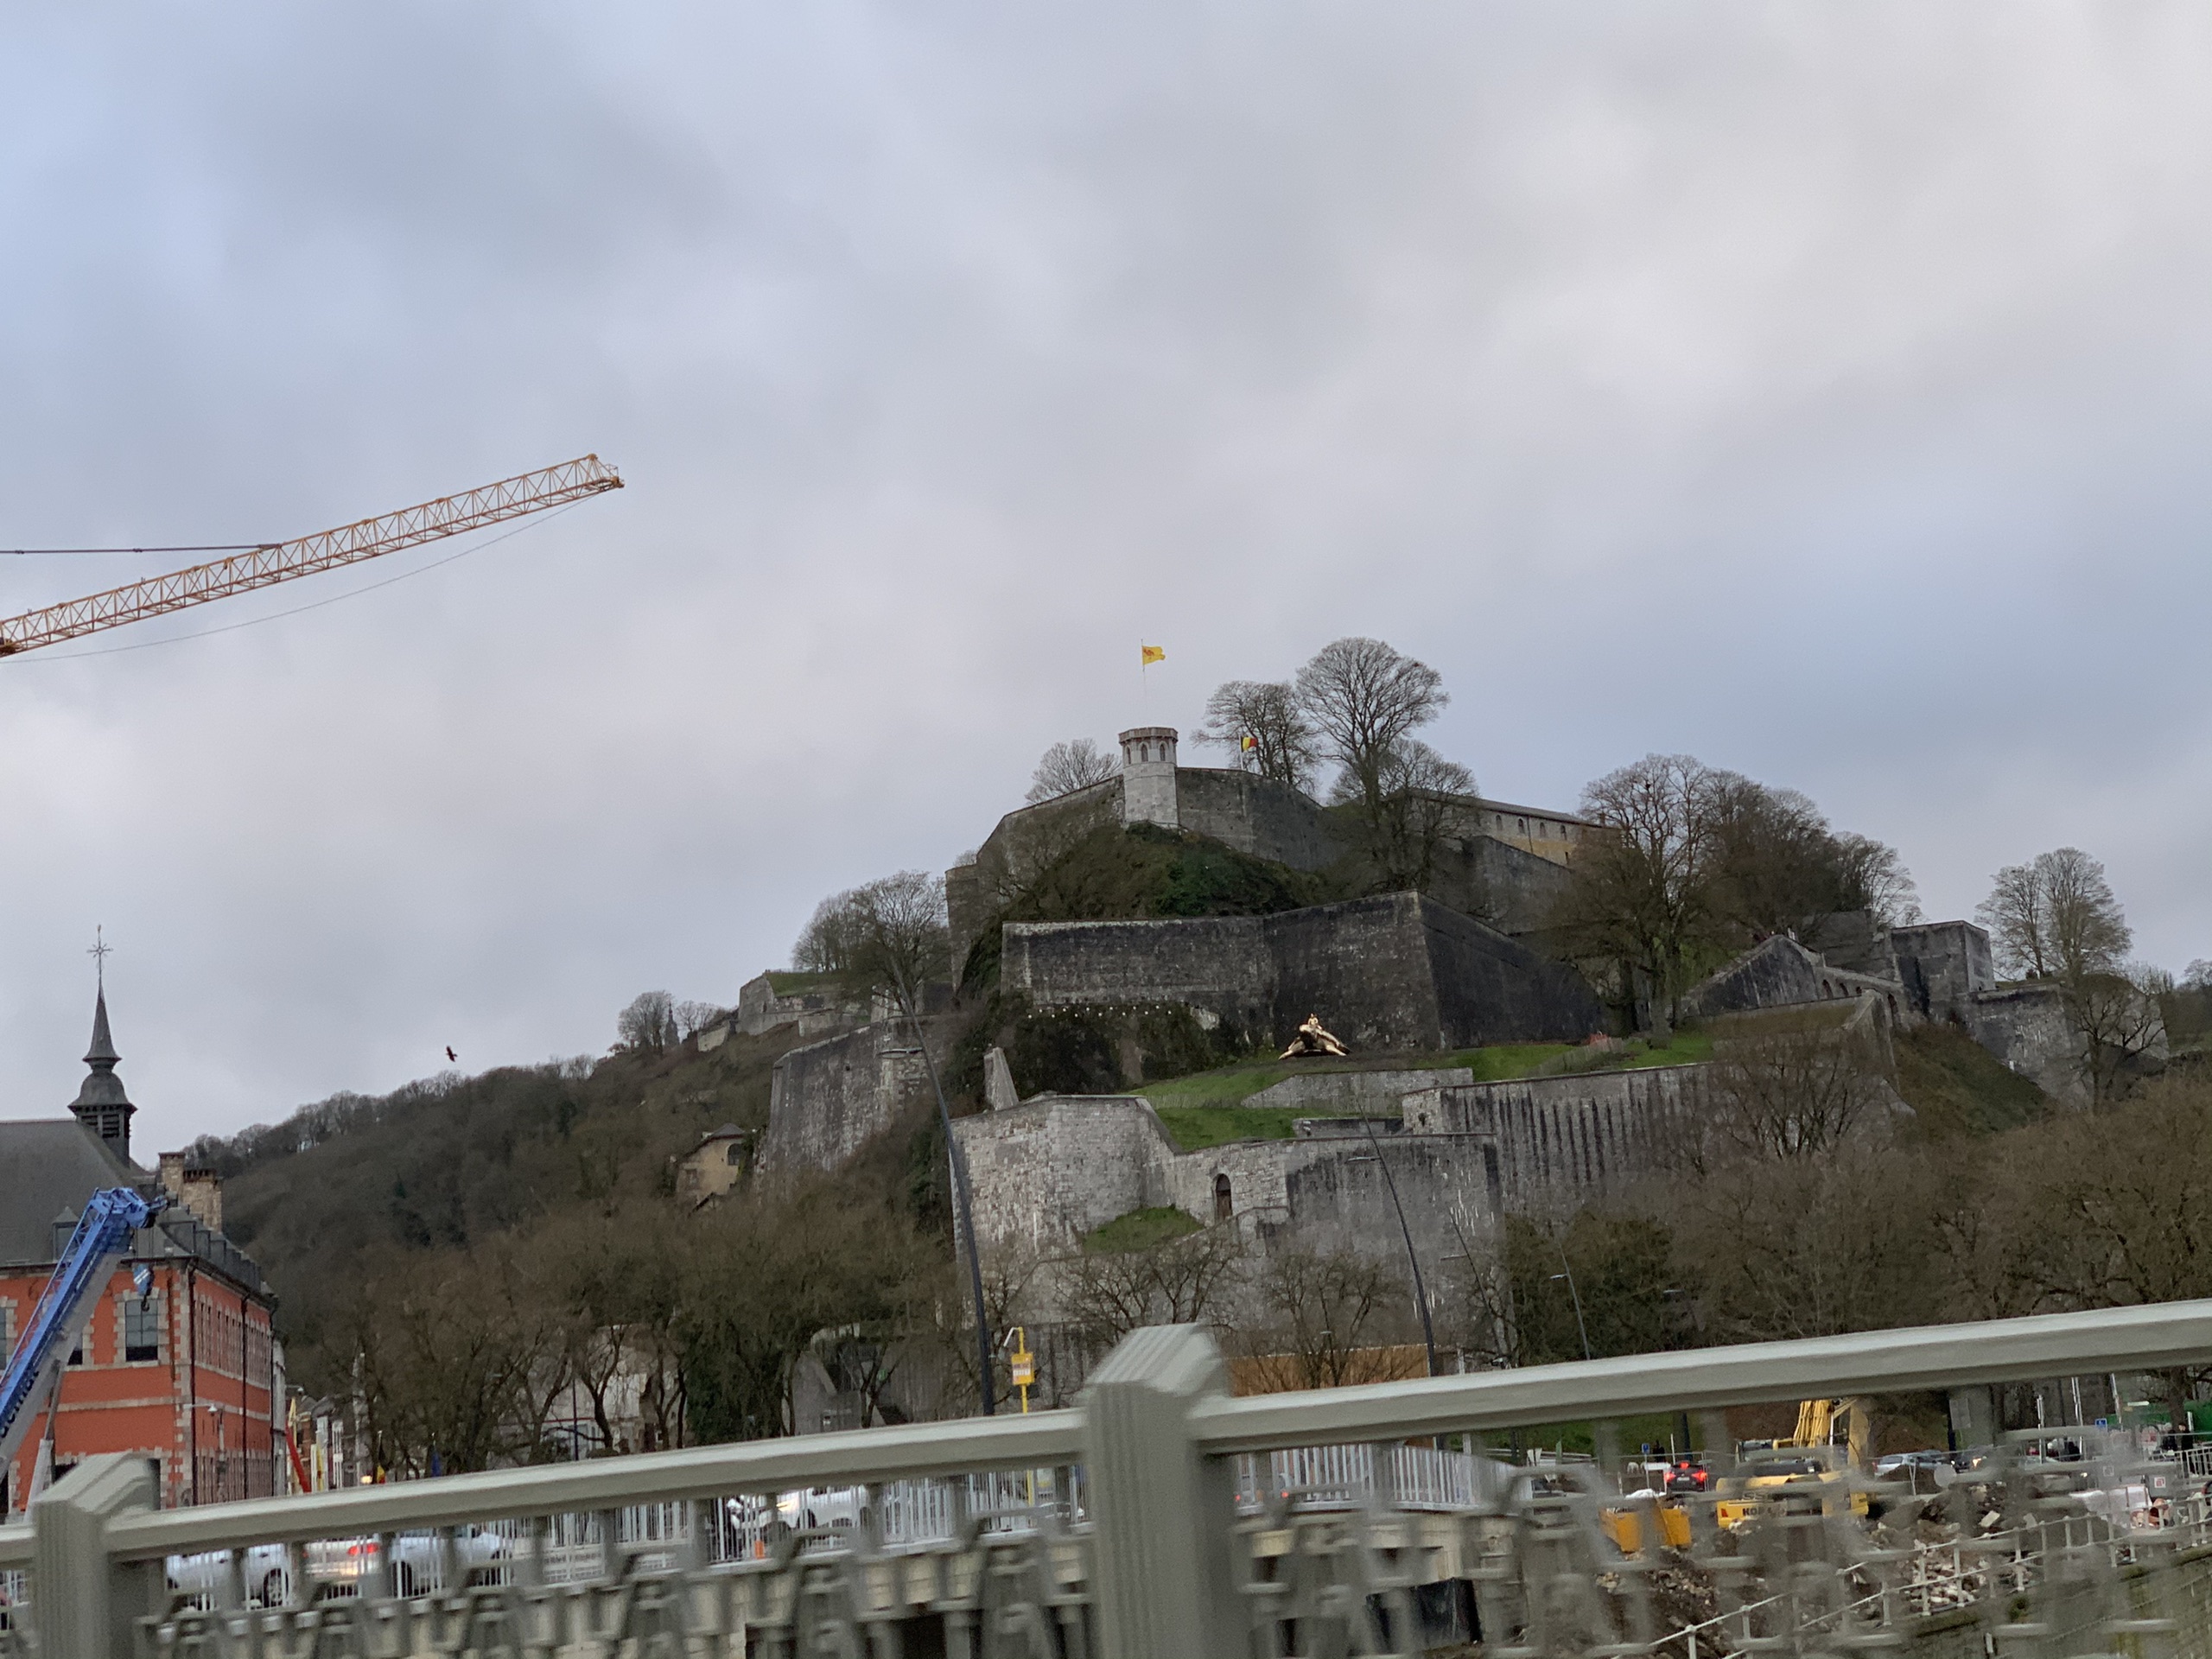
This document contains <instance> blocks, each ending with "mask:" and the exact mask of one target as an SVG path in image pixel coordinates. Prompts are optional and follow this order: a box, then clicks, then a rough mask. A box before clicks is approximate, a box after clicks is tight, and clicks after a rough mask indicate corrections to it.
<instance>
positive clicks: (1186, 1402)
mask: <svg viewBox="0 0 2212 1659" xmlns="http://www.w3.org/2000/svg"><path fill="white" fill-rule="evenodd" d="M1228 1392H1229V1369H1228V1367H1227V1366H1226V1365H1225V1364H1224V1363H1223V1361H1222V1357H1221V1351H1220V1350H1219V1349H1218V1348H1217V1347H1216V1346H1215V1345H1214V1342H1213V1338H1211V1337H1210V1336H1208V1335H1207V1334H1206V1333H1205V1332H1204V1331H1202V1330H1200V1329H1199V1328H1198V1326H1197V1325H1153V1326H1150V1327H1148V1328H1147V1329H1145V1330H1142V1331H1132V1332H1130V1333H1129V1334H1128V1336H1126V1337H1124V1338H1122V1341H1121V1343H1120V1344H1119V1345H1118V1346H1117V1347H1116V1348H1115V1350H1114V1351H1113V1352H1112V1353H1110V1354H1109V1355H1107V1357H1106V1359H1105V1362H1104V1363H1103V1364H1101V1365H1100V1366H1099V1368H1098V1369H1097V1370H1095V1371H1093V1372H1092V1373H1091V1374H1090V1382H1089V1383H1088V1384H1087V1385H1085V1387H1084V1391H1083V1396H1082V1401H1081V1403H1082V1405H1083V1408H1084V1441H1085V1448H1084V1472H1085V1474H1086V1475H1087V1477H1088V1478H1089V1481H1090V1515H1091V1522H1092V1535H1091V1536H1092V1547H1093V1548H1094V1550H1095V1551H1096V1555H1095V1560H1096V1584H1095V1585H1094V1586H1093V1605H1095V1606H1096V1609H1097V1612H1098V1648H1099V1653H1100V1655H1101V1659H1222V1656H1224V1655H1230V1654H1241V1653H1243V1652H1244V1651H1246V1649H1248V1648H1249V1645H1250V1642H1249V1637H1248V1635H1247V1634H1246V1632H1245V1630H1243V1628H1242V1624H1243V1621H1242V1619H1241V1618H1239V1615H1238V1608H1237V1597H1236V1588H1235V1584H1234V1580H1233V1576H1232V1572H1231V1567H1230V1526H1231V1525H1232V1523H1233V1522H1235V1519H1236V1502H1235V1494H1234V1492H1233V1491H1232V1482H1231V1470H1230V1463H1229V1459H1226V1458H1208V1457H1205V1456H1204V1455H1203V1454H1202V1453H1201V1452H1199V1450H1198V1446H1196V1445H1194V1444H1193V1443H1192V1437H1191V1426H1190V1414H1191V1408H1192V1407H1193V1406H1195V1405H1197V1404H1198V1402H1200V1401H1203V1400H1208V1399H1211V1398H1215V1397H1217V1396H1219V1395H1225V1394H1227V1393H1228Z"/></svg>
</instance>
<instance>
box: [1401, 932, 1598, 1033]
mask: <svg viewBox="0 0 2212 1659" xmlns="http://www.w3.org/2000/svg"><path fill="white" fill-rule="evenodd" d="M1421 928H1422V932H1423V934H1424V938H1423V941H1422V943H1423V945H1424V947H1425V950H1426V953H1427V957H1428V958H1429V963H1430V969H1431V973H1432V975H1433V982H1434V983H1435V986H1436V999H1437V1014H1438V1020H1439V1023H1440V1029H1441V1033H1442V1041H1441V1043H1440V1045H1439V1046H1440V1047H1444V1048H1477V1047H1480V1046H1483V1045H1484V1044H1486V1043H1524V1042H1544V1041H1550V1042H1565V1043H1572V1042H1580V1041H1581V1040H1582V1039H1584V1038H1586V1037H1587V1036H1589V1035H1590V1033H1592V1032H1598V1031H1603V1030H1604V1029H1605V1009H1604V1008H1603V1007H1600V1006H1599V1001H1598V998H1597V996H1596V995H1595V994H1594V993H1593V992H1592V990H1591V988H1590V987H1589V985H1588V984H1587V983H1586V982H1585V981H1584V979H1583V978H1582V976H1581V975H1580V974H1578V973H1576V972H1575V971H1574V970H1573V969H1572V968H1569V967H1567V965H1566V964H1565V963H1556V962H1552V961H1549V960H1548V959H1546V958H1544V957H1539V956H1538V955H1536V954H1535V952H1534V951H1533V950H1529V948H1528V947H1527V946H1525V945H1522V944H1516V943H1515V942H1514V941H1513V940H1511V939H1509V938H1506V937H1505V936H1504V935H1503V934H1502V933H1499V932H1497V931H1495V930H1493V929H1491V928H1487V927H1484V925H1482V924H1481V923H1480V922H1474V921H1470V920H1468V919H1467V918H1465V917H1464V916H1461V915H1459V914H1458V913H1457V912H1453V911H1449V910H1446V908H1445V907H1444V906H1441V905H1439V904H1435V903H1433V902H1432V901H1429V900H1426V899H1424V900H1422V901H1421Z"/></svg>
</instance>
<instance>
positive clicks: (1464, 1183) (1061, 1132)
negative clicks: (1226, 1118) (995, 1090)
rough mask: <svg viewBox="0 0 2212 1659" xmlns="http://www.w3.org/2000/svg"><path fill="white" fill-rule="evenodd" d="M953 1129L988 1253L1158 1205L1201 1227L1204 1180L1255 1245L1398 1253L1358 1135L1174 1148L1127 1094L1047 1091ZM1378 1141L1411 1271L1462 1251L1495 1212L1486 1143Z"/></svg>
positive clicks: (1371, 1158) (1069, 1236)
mask: <svg viewBox="0 0 2212 1659" xmlns="http://www.w3.org/2000/svg"><path fill="white" fill-rule="evenodd" d="M953 1133H954V1135H956V1136H957V1138H958V1140H959V1142H960V1147H961V1151H962V1154H963V1156H964V1157H965V1158H966V1160H967V1163H968V1172H969V1180H970V1183H971V1192H972V1199H971V1202H972V1204H973V1205H974V1211H975V1217H976V1232H977V1234H978V1235H980V1236H982V1239H983V1241H984V1244H985V1248H986V1249H990V1248H991V1247H992V1246H994V1245H996V1246H1000V1247H1001V1248H1003V1247H1005V1246H1008V1245H1020V1246H1026V1247H1028V1248H1032V1249H1038V1250H1040V1251H1043V1252H1045V1253H1046V1254H1048V1255H1050V1254H1060V1253H1065V1252H1066V1251H1069V1250H1071V1249H1074V1248H1075V1246H1076V1245H1077V1243H1078V1241H1080V1240H1081V1239H1082V1238H1083V1237H1084V1235H1086V1234H1088V1233H1090V1232H1092V1231H1094V1230H1096V1229H1098V1228H1100V1227H1103V1226H1104V1225H1105V1224H1107V1223H1108V1222H1109V1221H1112V1220H1114V1219H1115V1218H1116V1217H1120V1216H1124V1215H1127V1214H1128V1212H1129V1211H1132V1210H1140V1209H1147V1208H1151V1207H1154V1206H1157V1205H1173V1206H1174V1207H1175V1208H1177V1209H1179V1210H1181V1211H1184V1212H1185V1214H1188V1215H1190V1216H1192V1217H1195V1218H1196V1219H1198V1220H1200V1221H1204V1222H1207V1223H1211V1222H1212V1221H1213V1219H1214V1216H1215V1209H1214V1203H1215V1191H1216V1187H1215V1183H1216V1181H1217V1179H1218V1178H1220V1177H1222V1176H1226V1177H1228V1179H1229V1185H1230V1206H1231V1210H1232V1212H1233V1214H1234V1215H1235V1217H1236V1219H1237V1221H1238V1223H1239V1224H1240V1225H1241V1226H1243V1229H1244V1230H1245V1231H1246V1233H1247V1235H1248V1236H1249V1237H1250V1238H1252V1239H1253V1240H1254V1242H1255V1243H1257V1244H1259V1245H1261V1246H1262V1247H1263V1248H1265V1249H1293V1248H1296V1249H1322V1250H1325V1249H1339V1248H1344V1247H1347V1246H1349V1247H1351V1248H1353V1249H1358V1250H1360V1251H1362V1252H1363V1253H1364V1254H1367V1255H1372V1256H1375V1257H1376V1258H1378V1259H1381V1260H1385V1261H1389V1262H1402V1261H1403V1259H1404V1252H1405V1243H1404V1240H1403V1239H1402V1236H1400V1234H1399V1231H1398V1218H1397V1211H1396V1209H1395V1207H1394V1206H1393V1205H1392V1203H1391V1201H1390V1192H1389V1184H1388V1183H1387V1182H1386V1181H1385V1179H1384V1178H1383V1166H1382V1165H1381V1164H1380V1163H1379V1162H1378V1161H1377V1160H1376V1154H1375V1151H1374V1148H1373V1147H1370V1145H1369V1143H1368V1142H1367V1141H1366V1140H1365V1138H1364V1137H1357V1138H1355V1137H1344V1138H1340V1139H1330V1140H1321V1141H1303V1140H1300V1141H1241V1142H1237V1143H1235V1144H1232V1145H1229V1146H1222V1147H1207V1148H1205V1150H1203V1151H1200V1152H1190V1153H1179V1152H1177V1151H1176V1150H1175V1149H1174V1147H1173V1143H1172V1142H1171V1141H1169V1140H1168V1139H1167V1136H1166V1132H1165V1131H1164V1130H1163V1129H1162V1128H1160V1122H1159V1120H1158V1119H1157V1118H1156V1117H1154V1116H1153V1113H1152V1111H1151V1109H1150V1108H1149V1107H1148V1106H1147V1105H1146V1103H1144V1102H1143V1101H1142V1100H1140V1099H1138V1098H1136V1097H1135V1096H1048V1097H1046V1098H1044V1099H1040V1100H1034V1101H1030V1102H1028V1103H1026V1104H1024V1105H1021V1106H1018V1107H1015V1108H1014V1109H1010V1110H1007V1111H1003V1112H993V1113H988V1114H985V1115H982V1116H975V1117H963V1118H961V1119H958V1120H957V1122H955V1123H954V1124H953ZM1378 1139H1379V1141H1380V1143H1381V1146H1382V1148H1383V1156H1384V1157H1386V1158H1387V1159H1388V1160H1389V1173H1390V1177H1391V1178H1392V1179H1395V1182H1396V1183H1397V1189H1398V1198H1399V1200H1400V1202H1401V1203H1402V1204H1403V1205H1404V1206H1405V1211H1406V1220H1407V1224H1408V1227H1409V1228H1410V1229H1411V1230H1412V1231H1413V1235H1414V1248H1415V1249H1418V1250H1419V1251H1421V1258H1422V1263H1423V1266H1424V1267H1425V1268H1426V1267H1427V1266H1428V1264H1430V1263H1431V1262H1439V1263H1440V1262H1443V1261H1444V1260H1445V1259H1446V1256H1447V1255H1453V1254H1457V1253H1459V1252H1460V1251H1462V1250H1464V1249H1465V1248H1466V1247H1465V1244H1463V1243H1459V1242H1457V1241H1458V1240H1459V1239H1460V1238H1461V1237H1472V1236H1474V1232H1475V1230H1477V1229H1478V1228H1480V1227H1483V1226H1485V1225H1487V1224H1488V1223H1489V1222H1490V1220H1491V1217H1492V1215H1493V1210H1492V1205H1491V1198H1490V1176H1489V1160H1488V1158H1487V1152H1488V1141H1487V1139H1486V1138H1485V1137H1482V1136H1474V1135H1406V1134H1402V1133H1397V1132H1395V1131H1394V1132H1389V1133H1385V1134H1383V1135H1380V1136H1379V1137H1378Z"/></svg>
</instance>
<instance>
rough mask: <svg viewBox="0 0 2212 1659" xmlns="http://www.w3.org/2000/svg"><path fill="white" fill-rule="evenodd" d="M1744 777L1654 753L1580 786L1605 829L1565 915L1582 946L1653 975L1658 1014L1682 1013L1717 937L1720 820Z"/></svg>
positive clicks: (1587, 807) (1667, 1018)
mask: <svg viewBox="0 0 2212 1659" xmlns="http://www.w3.org/2000/svg"><path fill="white" fill-rule="evenodd" d="M1742 781H1743V780H1742V779H1739V778H1738V777H1737V775H1736V774H1735V773H1733V772H1716V771H1714V770H1713V768H1712V767H1710V766H1706V765H1704V764H1703V763H1702V762H1700V761H1699V760H1694V759H1693V758H1692V757H1691V756H1689V755H1687V754H1649V755H1646V756H1645V757H1644V758H1643V760H1639V761H1637V762H1636V764H1635V765H1633V766H1623V767H1622V768H1620V770H1619V771H1618V772H1608V773H1606V774H1605V776H1604V777H1603V778H1600V779H1598V780H1597V781H1596V782H1595V783H1593V784H1592V785H1590V786H1589V787H1588V788H1587V789H1586V790H1584V791H1582V810H1583V812H1584V813H1585V814H1586V816H1587V817H1591V818H1593V819H1595V820H1596V821H1597V822H1598V823H1599V824H1600V825H1601V826H1603V830H1604V833H1603V834H1601V835H1599V836H1592V838H1591V839H1590V841H1589V842H1587V843H1586V845H1585V847H1584V849H1583V851H1582V853H1581V855H1580V856H1579V857H1578V858H1577V859H1576V861H1575V867H1574V873H1575V878H1576V879H1575V882H1574V886H1573V887H1572V888H1571V889H1570V890H1569V891H1568V893H1567V897H1566V899H1565V901H1564V903H1563V905H1562V906H1561V910H1560V917H1559V919H1560V923H1561V924H1562V925H1564V927H1565V928H1566V930H1567V932H1568V935H1569V937H1570V938H1573V939H1574V940H1575V942H1576V949H1577V951H1578V953H1579V954H1580V955H1583V956H1586V957H1615V958H1618V960H1620V961H1621V962H1623V963H1626V964H1627V965H1628V967H1629V968H1630V970H1631V972H1632V973H1641V974H1642V975H1643V976H1646V977H1647V979H1648V980H1649V985H1650V988H1651V994H1652V1001H1653V1005H1654V1007H1653V1010H1652V1012H1653V1014H1654V1016H1655V1023H1664V1022H1671V1021H1672V1020H1674V1019H1675V1015H1676V1014H1677V1013H1678V1011H1679V1007H1680V1003H1681V994H1682V992H1683V991H1684V990H1685V989H1687V988H1688V981H1689V979H1690V976H1691V975H1692V973H1693V971H1694V969H1696V968H1697V967H1698V966H1700V965H1701V964H1700V947H1701V946H1704V945H1707V944H1710V943H1711V942H1712V940H1713V938H1714V934H1715V927H1716V924H1717V923H1718V921H1719V894H1718V892H1717V887H1716V884H1717V881H1718V878H1719V873H1720V870H1721V868H1722V867H1723V855H1724V852H1725V843H1724V841H1723V837H1722V824H1723V820H1724V817H1725V815H1726V812H1727V810H1728V809H1729V807H1730V805H1731V804H1732V800H1733V799H1734V798H1735V794H1736V791H1737V787H1738V785H1739V784H1740V783H1741V782H1742Z"/></svg>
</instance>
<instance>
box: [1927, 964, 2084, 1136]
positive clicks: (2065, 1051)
mask: <svg viewBox="0 0 2212 1659" xmlns="http://www.w3.org/2000/svg"><path fill="white" fill-rule="evenodd" d="M1958 1014H1959V1020H1960V1022H1961V1024H1963V1025H1964V1026H1965V1027H1966V1028H1967V1034H1968V1035H1969V1036H1971V1037H1972V1038H1973V1039H1974V1041H1976V1042H1977V1043H1980V1045H1981V1046H1983V1047H1984V1048H1986V1049H1987V1050H1988V1051H1989V1052H1991V1053H1993V1054H1994V1055H1995V1056H1996V1057H1997V1058H1999V1059H2000V1060H2002V1061H2004V1062H2005V1065H2008V1066H2010V1067H2011V1068H2012V1070H2013V1071H2017V1072H2018V1073H2019V1074H2020V1075H2021V1076H2022V1077H2025V1078H2027V1079H2028V1080H2029V1081H2030V1082H2031V1083H2032V1084H2035V1085H2036V1086H2037V1088H2038V1089H2041V1090H2043V1091H2044V1093H2045V1094H2047V1095H2049V1096H2050V1097H2051V1098H2052V1099H2053V1100H2062V1101H2064V1102H2065V1103H2067V1104H2069V1105H2070V1106H2086V1105H2088V1103H2089V1087H2088V1081H2087V1079H2086V1078H2084V1077H2083V1076H2082V1046H2081V1039H2079V1037H2078V1036H2077V1035H2076V1034H2075V1027H2074V1021H2073V1019H2072V1017H2071V1016H2070V1015H2069V1014H2068V1012H2067V1009H2066V994H2065V993H2064V992H2063V991H2062V990H2060V989H2059V988H2058V987H2057V986H2056V985H2053V984H2050V983H2034V984H2028V985H2007V986H2005V987H2003V988H2000V989H1997V990H1990V991H1978V992H1976V993H1974V995H1971V996H1968V997H1967V998H1966V999H1965V1001H1963V1002H1962V1003H1961V1006H1960V1007H1959V1010H1958Z"/></svg>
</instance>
